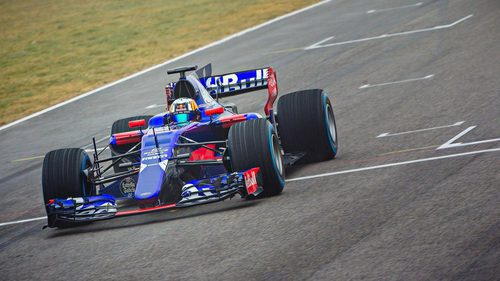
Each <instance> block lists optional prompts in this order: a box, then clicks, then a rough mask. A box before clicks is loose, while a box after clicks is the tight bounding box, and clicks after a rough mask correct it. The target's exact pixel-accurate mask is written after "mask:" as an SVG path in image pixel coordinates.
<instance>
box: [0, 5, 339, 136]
mask: <svg viewBox="0 0 500 281" xmlns="http://www.w3.org/2000/svg"><path fill="white" fill-rule="evenodd" d="M330 1H331V0H324V1H321V2H318V3H316V4H313V5H311V6H307V7H305V8H302V9H300V10H297V11H293V12H291V13H288V14H285V15H282V16H279V17H277V18H274V19H272V20H269V21H266V22H264V23H261V24H259V25H256V26H254V27H250V28H247V29H245V30H242V31H240V32H237V33H235V34H233V35H230V36H228V37H225V38H222V39H221V40H218V41H215V42H212V43H210V44H208V45H205V46H203V47H200V48H198V49H196V50H193V51H191V52H187V53H185V54H183V55H181V56H178V57H176V58H173V59H171V60H168V61H166V62H163V63H160V64H157V65H155V66H152V67H150V68H147V69H144V70H142V71H139V72H137V73H135V74H132V75H130V76H127V77H124V78H122V79H120V80H117V81H115V82H112V83H109V84H107V85H104V86H102V87H99V88H97V89H95V90H92V91H90V92H87V93H84V94H82V95H80V96H77V97H74V98H72V99H70V100H67V101H65V102H62V103H59V104H56V105H53V106H51V107H49V108H46V109H44V110H42V111H39V112H36V113H34V114H31V115H29V116H26V117H23V118H21V119H19V120H16V121H14V122H12V123H9V124H6V125H3V126H1V127H0V131H2V130H5V129H7V128H10V127H12V126H14V125H17V124H19V123H22V122H24V121H26V120H29V119H32V118H34V117H37V116H40V115H42V114H44V113H47V112H49V111H52V110H54V109H56V108H59V107H61V106H64V105H66V104H69V103H72V102H74V101H77V100H80V99H82V98H85V97H88V96H90V95H93V94H95V93H98V92H100V91H102V90H105V89H108V88H110V87H113V86H115V85H117V84H120V83H122V82H125V81H127V80H130V79H132V78H135V77H137V76H140V75H142V74H144V73H147V72H150V71H152V70H155V69H158V68H160V67H163V66H165V65H168V64H171V63H173V62H175V61H178V60H180V59H183V58H185V57H188V56H191V55H193V54H196V53H199V52H201V51H204V50H206V49H209V48H211V47H214V46H218V45H221V44H223V43H225V42H227V41H229V40H231V39H234V38H236V37H240V36H242V35H245V34H247V33H249V32H252V31H255V30H258V29H261V28H263V27H265V26H268V25H270V24H273V23H275V22H278V21H280V20H283V19H286V18H289V17H292V16H295V15H297V14H300V13H302V12H305V11H308V10H310V9H313V8H316V7H318V6H321V5H323V4H326V3H328V2H330Z"/></svg>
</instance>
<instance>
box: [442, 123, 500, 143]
mask: <svg viewBox="0 0 500 281" xmlns="http://www.w3.org/2000/svg"><path fill="white" fill-rule="evenodd" d="M476 127H477V126H470V127H469V128H467V129H465V130H463V131H462V132H460V133H459V134H458V135H456V136H454V137H453V138H451V139H450V140H449V141H447V142H445V143H444V144H442V145H441V146H440V147H438V148H436V149H446V148H452V147H461V146H468V145H475V144H481V143H488V142H497V141H500V138H496V139H489V140H482V141H473V142H466V143H461V142H456V143H455V141H456V140H457V139H459V138H461V137H462V136H464V135H465V134H467V133H468V132H470V131H472V129H474V128H476Z"/></svg>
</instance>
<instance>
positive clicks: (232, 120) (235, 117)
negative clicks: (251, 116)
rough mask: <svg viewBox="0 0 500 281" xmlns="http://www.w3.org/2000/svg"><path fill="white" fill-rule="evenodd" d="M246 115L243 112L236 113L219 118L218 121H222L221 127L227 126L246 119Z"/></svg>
mask: <svg viewBox="0 0 500 281" xmlns="http://www.w3.org/2000/svg"><path fill="white" fill-rule="evenodd" d="M246 120H247V117H246V116H245V115H244V114H237V115H231V116H226V117H222V118H219V121H220V122H221V123H222V127H223V128H229V127H231V126H232V125H233V124H235V123H239V122H243V121H246Z"/></svg>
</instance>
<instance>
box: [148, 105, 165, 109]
mask: <svg viewBox="0 0 500 281" xmlns="http://www.w3.org/2000/svg"><path fill="white" fill-rule="evenodd" d="M166 106H167V105H166V104H152V105H148V106H146V109H153V108H158V107H163V108H165V107H166Z"/></svg>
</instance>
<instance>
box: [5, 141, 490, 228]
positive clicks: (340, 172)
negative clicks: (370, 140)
mask: <svg viewBox="0 0 500 281" xmlns="http://www.w3.org/2000/svg"><path fill="white" fill-rule="evenodd" d="M499 151H500V148H492V149H485V150H477V151H470V152H464V153H457V154H448V155H442V156H436V157H429V158H422V159H416V160H410V161H403V162H396V163H389V164H383V165H376V166H370V167H364V168H357V169H350V170H343V171H337V172H331V173H324V174H318V175H311V176H305V177H298V178H293V179H288V180H286V182H294V181H302V180H308V179H314V178H322V177H330V176H334V175H342V174H350V173H357V172H363V171H370V170H376V169H382V168H389V167H395V166H402V165H408V164H415V163H421V162H428V161H435V160H440V159H448V158H455V157H461V156H467V155H475V154H482V153H488V152H499ZM45 218H46V217H38V218H31V219H24V220H18V221H10V222H3V223H0V226H6V225H12V224H19V223H25V222H31V221H37V220H42V219H45Z"/></svg>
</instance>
